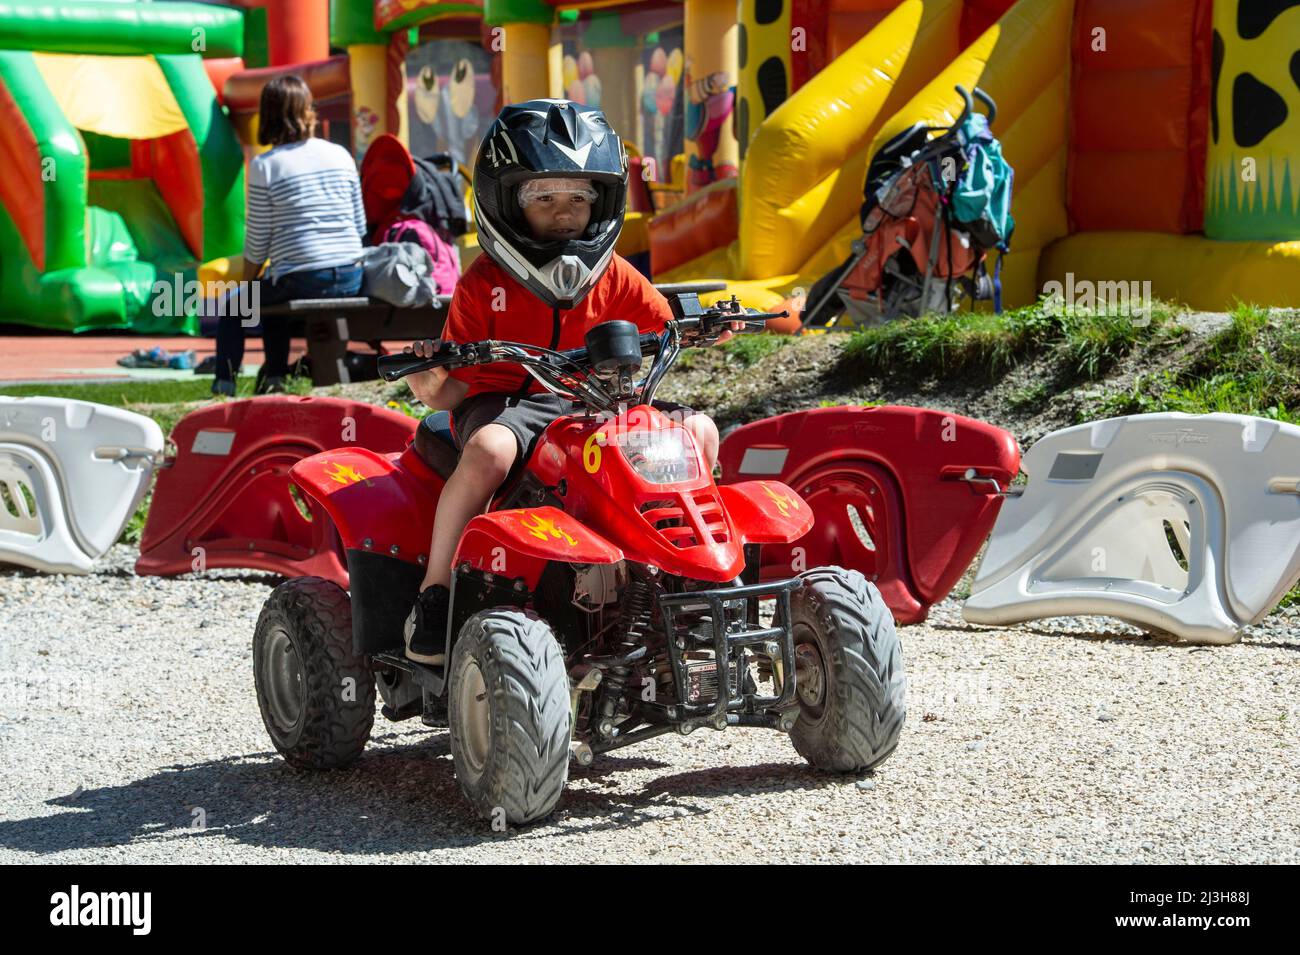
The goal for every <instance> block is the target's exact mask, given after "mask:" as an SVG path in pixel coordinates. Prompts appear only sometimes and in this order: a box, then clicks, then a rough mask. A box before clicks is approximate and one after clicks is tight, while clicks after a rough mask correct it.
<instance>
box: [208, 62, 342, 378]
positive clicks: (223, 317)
mask: <svg viewBox="0 0 1300 955" xmlns="http://www.w3.org/2000/svg"><path fill="white" fill-rule="evenodd" d="M315 131H316V111H315V109H314V108H313V107H312V99H311V91H310V90H309V89H308V88H307V84H306V83H304V82H303V81H302V79H301V78H300V77H297V76H280V77H276V78H275V79H273V80H271V82H269V83H267V84H266V86H265V87H264V88H263V89H262V101H261V107H260V115H259V121H258V132H257V140H258V142H260V143H261V144H263V145H269V146H272V147H273V148H272V149H270V150H269V151H267V152H265V153H263V154H262V155H260V156H257V157H256V158H254V159H253V161H252V162H251V163H250V164H249V168H248V223H247V227H246V230H245V233H244V275H243V280H244V281H243V283H242V284H243V285H244V286H247V284H248V283H250V282H253V281H255V280H257V279H258V276H259V275H260V274H261V273H262V264H263V263H264V262H265V261H266V260H267V258H268V257H269V258H270V260H271V264H270V266H269V268H268V269H267V272H266V276H265V277H266V278H269V279H270V281H269V282H267V281H262V282H261V286H260V288H259V289H258V291H259V292H260V296H259V297H258V298H252V299H250V298H249V289H248V288H247V287H244V288H243V289H242V291H241V292H240V293H238V294H241V295H242V296H243V303H242V304H243V307H242V308H239V307H226V308H220V309H219V310H218V313H217V314H218V316H219V318H218V323H217V369H216V380H215V381H214V382H213V383H212V392H213V394H221V395H233V394H234V393H235V375H236V374H237V373H238V371H239V366H240V363H241V362H242V361H243V358H244V331H245V327H246V326H245V324H244V323H245V322H248V325H247V327H250V328H256V327H257V324H258V322H261V324H262V342H263V347H264V350H265V355H266V358H265V368H264V373H263V376H262V377H263V381H262V385H261V390H263V391H279V390H282V389H283V383H284V377H285V376H286V375H287V374H288V373H289V327H288V322H287V320H286V319H285V318H284V317H283V316H274V317H270V316H268V318H267V319H266V320H265V321H262V319H261V316H260V315H258V314H256V313H255V312H254V313H253V314H252V316H251V317H250V318H248V319H244V318H243V317H242V315H244V314H248V303H249V302H250V301H251V302H253V303H257V304H259V305H261V306H266V305H276V304H279V303H282V302H287V301H289V300H290V299H295V298H336V297H346V296H349V295H357V294H358V293H359V292H360V291H361V278H362V270H361V265H360V262H359V260H360V259H361V237H362V236H363V235H365V231H366V214H365V211H364V209H363V207H362V204H361V180H360V179H359V178H358V177H357V167H356V164H355V163H354V162H353V161H352V156H351V155H350V154H349V153H348V151H347V150H346V149H344V148H343V147H342V146H339V145H336V144H335V143H331V142H328V141H326V140H324V139H317V138H314V136H313V134H314V133H315ZM228 304H233V303H228Z"/></svg>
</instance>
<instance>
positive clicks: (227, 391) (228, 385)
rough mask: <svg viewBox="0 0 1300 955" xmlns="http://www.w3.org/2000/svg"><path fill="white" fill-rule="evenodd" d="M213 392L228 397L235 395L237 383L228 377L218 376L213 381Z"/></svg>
mask: <svg viewBox="0 0 1300 955" xmlns="http://www.w3.org/2000/svg"><path fill="white" fill-rule="evenodd" d="M212 393H213V394H214V395H225V396H226V397H228V398H233V397H235V383H234V382H233V381H230V380H229V379H226V378H217V379H214V380H213V382H212Z"/></svg>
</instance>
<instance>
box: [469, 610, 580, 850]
mask: <svg viewBox="0 0 1300 955" xmlns="http://www.w3.org/2000/svg"><path fill="white" fill-rule="evenodd" d="M479 680H481V683H480V682H476V681H479ZM448 704H449V706H448V713H449V717H450V723H451V755H452V760H453V762H454V763H455V766H456V778H457V780H459V782H460V788H461V790H462V791H463V792H464V793H465V797H466V798H467V799H468V800H469V801H470V803H472V804H473V806H474V808H475V809H476V810H477V811H478V813H479V814H480V815H481V816H482V817H483V818H485V819H491V820H492V821H493V822H494V823H495V822H498V821H501V818H502V813H504V821H508V822H511V823H514V824H516V825H522V824H525V823H529V822H535V821H536V820H538V819H541V818H542V817H544V816H546V815H548V814H549V813H550V812H551V810H553V809H554V808H555V805H556V803H558V802H559V800H560V794H561V792H563V790H564V784H565V783H566V782H567V781H568V778H569V734H570V722H571V716H570V711H569V676H568V673H567V671H566V670H565V667H564V655H563V653H562V652H561V650H560V644H559V642H558V641H557V640H556V639H555V633H554V632H553V631H552V630H551V627H550V625H549V624H548V623H547V622H546V621H545V620H543V619H542V618H540V617H538V616H537V615H536V614H534V613H531V612H529V611H523V610H518V609H515V608H509V607H498V608H496V609H494V610H484V611H481V612H479V613H476V614H475V615H474V616H472V617H470V619H469V620H467V621H466V622H465V625H464V627H462V628H461V631H460V635H459V637H458V638H457V640H456V643H455V646H454V647H453V648H452V653H451V681H450V685H449V693H448Z"/></svg>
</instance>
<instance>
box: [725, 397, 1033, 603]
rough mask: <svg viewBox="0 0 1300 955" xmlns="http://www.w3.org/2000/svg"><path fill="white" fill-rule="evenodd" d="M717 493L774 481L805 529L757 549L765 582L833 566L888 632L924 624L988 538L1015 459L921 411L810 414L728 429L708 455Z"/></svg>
mask: <svg viewBox="0 0 1300 955" xmlns="http://www.w3.org/2000/svg"><path fill="white" fill-rule="evenodd" d="M718 461H719V463H720V464H721V466H722V480H723V482H724V483H731V482H735V481H745V480H751V479H754V478H764V477H774V478H776V479H778V480H780V481H783V482H784V483H786V484H788V485H790V487H792V488H794V489H795V490H796V491H798V492H799V494H800V495H802V496H803V498H804V500H806V501H808V503H809V504H810V505H811V506H812V509H813V513H814V515H815V516H816V523H815V524H814V525H813V529H812V530H811V531H810V532H809V533H808V534H807V535H805V536H804V537H803V538H801V539H800V540H798V541H797V542H796V543H794V544H792V545H776V544H773V545H764V547H763V549H762V552H761V556H760V560H761V565H762V566H761V576H762V579H764V580H773V579H777V578H781V577H789V576H791V575H793V574H796V573H799V572H800V571H802V570H807V569H809V568H812V567H820V566H824V565H827V564H837V565H839V566H841V567H847V568H850V569H853V570H858V571H861V572H862V573H863V574H865V575H866V576H867V578H868V579H870V580H874V581H875V583H876V586H877V587H879V588H880V592H881V595H882V596H883V597H884V598H885V602H886V603H887V604H888V605H889V609H890V610H891V611H893V614H894V617H895V618H896V619H897V620H898V622H899V623H904V624H906V623H916V622H918V621H920V620H924V619H925V616H926V614H927V613H928V612H929V608H930V606H931V605H933V604H935V603H937V602H938V601H940V600H942V599H943V598H944V597H946V596H947V595H948V592H949V591H950V590H952V588H953V585H954V584H956V583H957V581H958V580H959V579H960V578H961V575H962V573H963V572H964V571H965V570H966V568H967V567H968V566H969V565H970V562H971V561H972V560H973V559H974V557H975V554H976V553H977V552H978V551H979V548H980V545H982V544H983V543H984V538H985V537H986V536H987V535H988V533H989V531H990V530H991V529H992V526H993V521H994V519H995V518H996V517H997V513H998V510H999V509H1000V508H1001V505H1002V499H1001V498H1000V497H998V496H997V495H995V494H991V493H989V491H990V490H991V486H990V485H988V484H980V483H970V482H968V481H965V480H963V475H964V474H965V473H966V471H967V469H968V468H974V469H975V471H976V472H977V474H978V476H979V477H986V478H993V479H994V480H996V481H997V482H998V485H999V486H1000V487H1004V488H1005V487H1006V485H1007V484H1008V483H1009V482H1010V481H1011V479H1012V478H1014V477H1015V475H1016V473H1017V471H1018V470H1019V467H1020V450H1019V448H1017V446H1016V442H1015V439H1014V438H1013V437H1012V436H1011V435H1010V434H1008V433H1007V432H1006V431H1003V430H1002V429H1001V428H995V427H993V426H992V425H989V424H985V423H983V422H981V421H975V420H972V419H970V418H963V417H961V416H960V415H953V414H946V413H944V412H941V411H928V410H925V409H921V408H903V407H897V406H892V405H884V406H881V407H878V408H854V407H846V408H818V409H815V410H812V411H797V412H792V413H790V414H784V415H778V416H777V417H775V418H766V419H764V420H762V421H755V422H753V423H752V424H748V425H745V426H744V427H741V428H738V429H736V430H735V431H733V432H732V433H731V434H729V435H728V436H727V438H726V439H725V440H724V441H723V442H722V447H721V449H720V451H719V454H718Z"/></svg>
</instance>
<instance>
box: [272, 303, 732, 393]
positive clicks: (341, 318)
mask: <svg viewBox="0 0 1300 955" xmlns="http://www.w3.org/2000/svg"><path fill="white" fill-rule="evenodd" d="M726 287H727V285H726V283H725V282H677V283H673V284H662V285H656V286H655V288H657V289H659V291H660V292H662V293H663V294H664V295H671V294H673V293H674V292H698V293H701V294H703V293H705V292H720V291H722V290H723V289H725V288H726ZM450 302H451V296H449V295H441V296H438V297H437V298H435V299H434V301H433V304H432V305H429V306H426V307H424V308H398V307H397V306H396V305H389V304H388V303H387V302H381V301H380V300H379V299H374V298H367V297H365V296H360V297H355V298H298V299H293V300H292V301H289V302H285V303H284V304H282V305H268V306H267V307H266V308H264V309H262V314H263V315H281V316H285V317H287V318H296V319H301V320H302V322H303V333H304V334H305V335H306V337H307V355H308V357H310V358H311V382H312V384H313V385H337V384H339V383H343V384H347V383H348V382H349V381H350V380H351V379H350V378H349V376H348V367H347V361H346V360H345V359H346V357H347V352H348V342H351V341H356V342H373V341H413V340H415V339H417V338H437V337H438V336H439V335H441V334H442V326H443V323H444V322H446V320H447V306H448V305H449V304H450Z"/></svg>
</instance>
